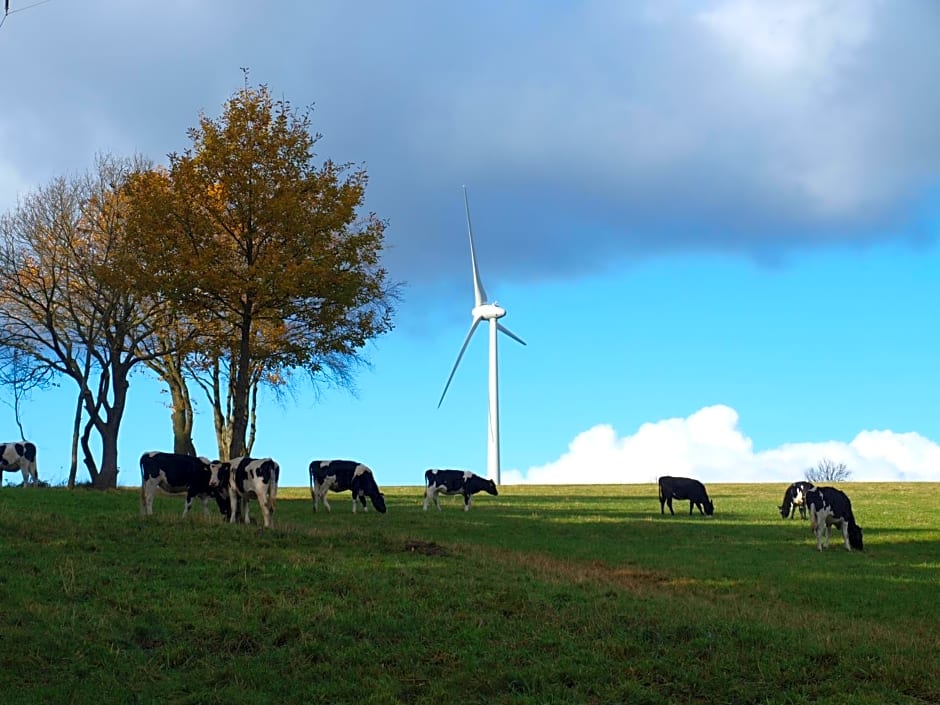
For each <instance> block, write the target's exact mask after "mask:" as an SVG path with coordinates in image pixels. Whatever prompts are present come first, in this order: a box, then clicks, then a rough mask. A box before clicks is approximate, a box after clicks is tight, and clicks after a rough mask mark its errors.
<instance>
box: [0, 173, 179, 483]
mask: <svg viewBox="0 0 940 705" xmlns="http://www.w3.org/2000/svg"><path fill="white" fill-rule="evenodd" d="M149 168H150V167H149V165H148V164H145V163H142V162H141V161H140V160H118V159H114V158H111V157H100V158H99V159H98V160H97V163H96V169H95V171H93V172H91V173H89V174H87V175H84V176H78V177H74V178H65V177H62V178H58V179H55V180H53V181H52V182H51V183H50V184H49V185H48V186H45V187H43V188H40V189H39V190H37V191H36V192H35V193H33V194H31V195H29V196H27V197H26V198H25V199H24V200H23V201H22V202H21V203H20V204H19V205H18V206H17V208H16V209H14V210H13V211H12V212H11V213H10V214H8V215H5V216H4V217H3V218H2V219H0V279H2V280H3V282H4V286H3V288H2V289H0V336H2V338H0V346H2V347H4V348H7V349H14V350H17V351H18V352H19V353H22V354H25V355H26V356H28V358H29V359H30V360H31V361H32V364H33V366H34V367H35V368H36V369H37V370H41V369H45V370H49V371H52V372H54V373H56V374H58V375H61V376H64V377H67V378H69V379H71V380H73V381H74V382H75V384H76V385H77V391H78V406H77V409H76V424H75V433H76V434H77V433H78V429H79V426H80V425H81V419H82V418H83V417H84V419H85V425H84V428H83V429H82V432H81V437H80V439H78V440H79V441H80V443H81V447H82V454H83V460H84V463H85V466H86V468H87V469H88V472H89V474H90V476H91V480H92V484H93V486H95V487H98V488H108V487H114V486H115V485H116V484H117V474H118V450H117V441H118V433H119V430H120V426H121V421H122V420H123V417H124V411H125V409H126V405H127V393H128V388H129V386H130V374H131V372H132V370H133V369H134V368H135V367H136V366H137V365H138V364H140V363H141V362H144V361H145V360H147V359H148V358H149V357H150V356H152V355H156V354H162V353H163V352H165V351H163V350H146V349H145V348H144V347H143V345H142V343H143V341H145V340H148V339H150V338H151V336H152V333H153V331H154V329H155V328H156V327H157V326H158V325H160V324H161V323H162V322H163V321H165V320H166V318H167V317H171V316H172V315H173V314H172V312H171V311H170V306H169V305H168V304H167V303H166V302H165V301H164V300H161V299H159V298H156V297H153V296H149V295H148V293H147V292H146V291H145V290H142V289H141V288H140V287H139V286H138V283H137V282H138V281H139V280H141V278H142V275H141V274H140V272H141V271H142V270H140V267H139V264H140V263H139V262H138V260H137V259H136V257H135V256H134V252H133V251H131V250H130V249H129V248H128V247H127V246H126V245H127V243H126V241H125V219H126V213H127V208H128V201H127V196H126V193H125V190H124V189H125V185H126V182H127V180H128V178H129V177H130V175H131V174H133V173H135V172H137V171H147V170H148V169H149ZM92 433H95V434H96V439H95V440H96V441H97V445H99V446H100V461H99V459H97V458H96V454H95V449H94V448H93V443H92ZM73 479H74V473H73V474H72V477H71V478H70V480H73Z"/></svg>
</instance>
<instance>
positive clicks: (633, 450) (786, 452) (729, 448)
mask: <svg viewBox="0 0 940 705" xmlns="http://www.w3.org/2000/svg"><path fill="white" fill-rule="evenodd" d="M738 420H739V419H738V413H737V411H735V410H734V409H732V408H731V407H729V406H725V405H722V404H717V405H714V406H708V407H705V408H703V409H700V410H699V411H696V412H695V413H694V414H691V415H690V416H688V417H686V418H672V419H664V420H662V421H657V422H654V423H646V424H643V425H642V426H641V427H640V428H639V429H638V430H637V431H636V433H633V434H632V435H627V436H623V437H621V436H619V435H618V434H617V432H616V431H615V430H614V428H613V427H612V426H610V425H608V424H600V425H597V426H594V427H593V428H590V429H588V430H587V431H584V432H583V433H580V434H578V436H577V437H576V438H575V439H574V440H573V441H572V442H571V444H570V445H569V446H568V452H567V453H565V454H564V455H562V456H561V457H560V458H559V459H558V460H555V461H553V462H551V463H548V464H546V465H541V466H537V467H531V468H528V469H527V470H525V471H522V470H519V469H512V470H508V471H504V472H503V473H502V481H503V483H504V484H510V485H512V484H538V485H555V484H618V483H647V482H655V481H656V478H657V477H659V476H660V475H679V476H685V477H695V478H698V479H700V480H702V481H703V482H706V483H707V482H748V483H753V482H776V483H789V482H793V481H795V480H801V479H803V477H804V472H805V471H806V469H807V468H810V467H813V466H815V465H816V464H817V463H818V462H819V461H820V460H821V459H822V458H829V459H831V460H833V461H835V462H837V463H845V464H846V466H847V467H848V468H849V470H850V471H851V473H852V475H851V478H850V479H851V480H852V481H859V482H888V481H899V482H922V481H925V482H926V481H929V482H940V445H938V444H937V443H935V442H933V441H931V440H930V439H928V438H924V437H923V436H921V435H920V434H917V433H895V432H894V431H887V430H885V431H862V432H860V433H859V434H858V435H857V436H856V437H855V438H854V439H853V440H852V441H851V442H849V443H844V442H841V441H827V442H823V443H787V444H785V445H782V446H780V447H778V448H771V449H769V450H763V451H755V450H754V445H753V443H752V441H751V439H750V438H748V437H747V436H746V435H745V434H744V432H743V431H742V430H741V429H740V427H739V425H738Z"/></svg>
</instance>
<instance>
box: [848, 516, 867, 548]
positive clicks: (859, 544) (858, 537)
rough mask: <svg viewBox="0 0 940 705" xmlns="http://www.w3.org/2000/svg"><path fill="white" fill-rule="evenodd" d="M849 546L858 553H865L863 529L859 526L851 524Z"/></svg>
mask: <svg viewBox="0 0 940 705" xmlns="http://www.w3.org/2000/svg"><path fill="white" fill-rule="evenodd" d="M849 546H851V547H852V548H854V549H855V550H856V551H864V550H865V548H864V542H863V541H862V527H860V526H859V525H858V524H854V523H853V524H849Z"/></svg>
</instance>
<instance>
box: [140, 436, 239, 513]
mask: <svg viewBox="0 0 940 705" xmlns="http://www.w3.org/2000/svg"><path fill="white" fill-rule="evenodd" d="M209 466H210V463H209V459H208V458H197V457H194V456H192V455H181V454H179V453H162V452H160V451H156V450H154V451H150V452H149V453H144V454H143V455H142V456H140V513H141V514H153V497H154V495H155V494H156V493H157V490H158V489H159V490H162V491H163V492H166V493H167V494H184V493H185V494H186V504H185V505H184V506H183V516H186V515H187V514H188V513H189V508H190V507H191V506H192V504H193V500H194V499H195V498H196V497H199V498H200V499H201V500H202V513H203V514H205V515H208V514H209V498H210V497H211V498H213V499H215V501H216V504H218V505H219V511H220V512H221V513H222V516H224V517H225V518H228V517H229V516H230V514H231V505H230V504H229V496H228V490H227V488H219V487H212V486H211V485H210V484H209V481H210V479H211V470H210V467H209Z"/></svg>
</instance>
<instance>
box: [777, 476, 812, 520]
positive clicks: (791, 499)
mask: <svg viewBox="0 0 940 705" xmlns="http://www.w3.org/2000/svg"><path fill="white" fill-rule="evenodd" d="M813 487H814V485H813V483H812V482H805V481H802V480H801V481H800V482H794V483H793V484H792V485H790V486H789V487H787V491H786V492H784V494H783V504H781V505H780V506H779V507H777V509H779V510H780V516H781V517H782V518H784V519H786V518H787V517H790V518H791V519H792V518H793V515H794V514H796V510H797V509H799V510H800V519H805V518H806V493H807V492H809V491H810V490H811V489H813Z"/></svg>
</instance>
